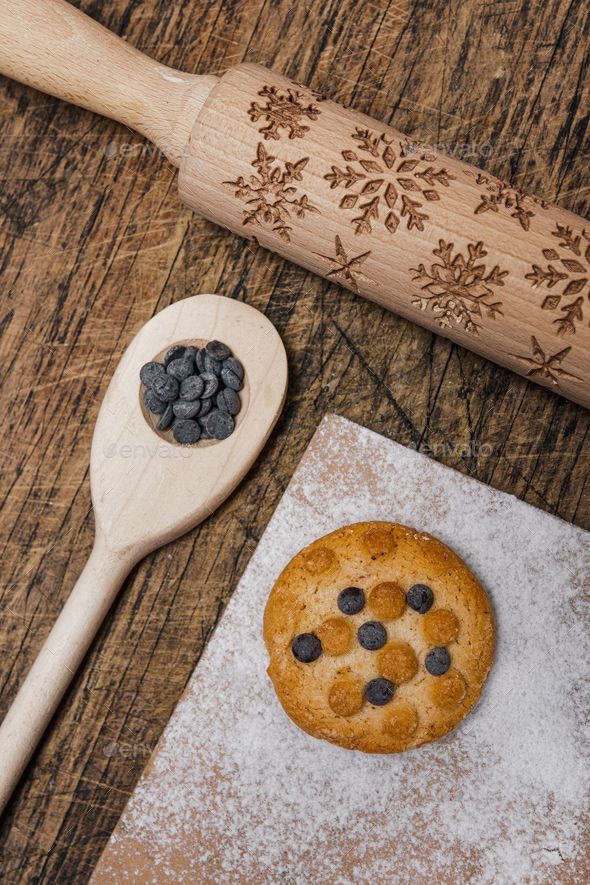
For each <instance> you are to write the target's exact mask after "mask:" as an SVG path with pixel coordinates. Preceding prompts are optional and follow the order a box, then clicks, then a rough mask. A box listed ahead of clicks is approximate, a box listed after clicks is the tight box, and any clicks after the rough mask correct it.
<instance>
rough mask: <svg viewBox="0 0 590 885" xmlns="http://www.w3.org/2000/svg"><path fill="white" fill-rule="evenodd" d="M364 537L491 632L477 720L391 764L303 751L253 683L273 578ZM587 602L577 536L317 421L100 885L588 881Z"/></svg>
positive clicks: (361, 433)
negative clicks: (417, 562)
mask: <svg viewBox="0 0 590 885" xmlns="http://www.w3.org/2000/svg"><path fill="white" fill-rule="evenodd" d="M364 519H388V520H392V521H399V522H402V523H405V524H406V525H411V526H415V528H416V530H417V531H418V532H423V531H429V532H432V533H433V534H435V535H437V536H438V537H440V538H441V539H442V540H443V541H446V542H447V543H449V544H450V545H451V546H453V547H454V549H455V550H457V552H458V553H459V554H460V555H461V556H463V558H464V559H465V560H466V561H467V563H468V565H469V566H470V567H471V568H472V569H473V571H474V572H475V573H476V574H477V575H478V577H479V578H480V580H481V581H482V583H483V584H484V586H485V587H486V588H487V589H488V592H489V593H490V596H491V598H492V602H493V604H494V608H495V612H496V617H497V626H498V646H497V651H496V662H495V665H494V668H493V670H492V673H491V676H490V679H489V681H488V685H487V688H486V689H485V690H484V693H483V696H482V699H481V701H480V703H479V704H478V706H477V708H476V709H475V711H474V712H473V713H472V714H471V715H470V716H469V717H467V719H465V720H464V722H463V723H462V724H461V725H460V726H459V727H458V728H457V729H456V730H455V731H454V732H452V733H451V734H450V735H448V736H447V737H445V738H443V739H442V740H440V741H438V742H435V743H434V744H431V745H429V746H427V747H423V748H421V749H419V750H415V751H412V752H408V753H405V754H402V755H400V756H389V757H379V756H368V755H364V754H362V753H357V752H351V751H346V750H342V749H340V748H338V747H334V746H331V745H329V744H326V743H324V742H321V741H317V740H315V739H314V738H311V737H309V736H308V735H306V734H304V733H303V732H301V731H300V730H299V729H297V728H296V726H294V725H293V724H292V723H291V722H290V721H289V720H288V719H287V717H286V716H285V714H284V713H283V711H282V709H281V707H280V705H279V703H278V701H277V699H276V698H275V696H274V693H273V690H272V686H271V684H270V681H269V679H268V677H267V676H266V673H265V669H266V665H267V656H266V651H265V649H264V644H263V641H262V635H261V634H262V613H263V609H264V604H265V602H266V598H267V596H268V593H269V591H270V588H271V586H272V584H273V582H274V580H275V578H276V577H277V575H278V573H279V571H280V570H281V569H282V567H283V566H284V565H285V564H286V563H287V562H288V560H289V559H290V558H291V557H292V556H293V555H294V554H295V553H296V552H297V551H298V550H299V549H300V548H301V547H302V546H304V545H305V544H307V543H309V542H310V541H312V540H313V539H315V538H316V537H318V536H320V535H322V534H324V533H326V532H329V531H331V530H333V529H335V528H337V527H339V526H341V525H344V524H345V523H349V522H355V521H359V520H364ZM589 589H590V535H588V534H587V533H585V532H583V531H581V530H579V529H576V528H574V527H572V526H570V525H568V524H567V523H564V522H561V521H559V520H556V519H554V518H552V517H550V516H548V515H547V514H544V513H542V512H541V511H538V510H536V509H535V508H532V507H530V506H528V505H526V504H523V503H522V502H520V501H518V500H517V499H515V498H512V497H510V496H508V495H505V494H502V493H500V492H496V491H494V490H492V489H490V488H488V487H487V486H484V485H481V484H480V483H477V482H476V481H474V480H472V479H469V478H467V477H465V476H462V475H460V474H458V473H456V472H454V471H451V470H448V469H447V468H444V467H442V466H441V465H440V464H437V463H436V462H434V461H431V460H429V459H428V458H425V457H424V456H422V455H418V454H416V453H415V452H412V451H410V450H408V449H405V448H403V447H401V446H398V445H396V444H395V443H392V442H390V441H388V440H385V439H384V438H383V437H380V436H378V435H377V434H374V433H371V432H370V431H368V430H365V429H364V428H360V427H357V426H356V425H354V424H351V423H350V422H348V421H345V420H344V419H341V418H336V417H330V418H327V419H324V421H323V422H322V424H321V426H320V429H319V430H318V432H317V433H316V435H315V437H314V439H313V441H312V444H311V446H310V448H309V450H308V452H307V453H306V455H305V457H304V459H303V461H302V462H301V464H300V466H299V468H298V469H297V471H296V473H295V475H294V477H293V480H292V482H291V484H290V485H289V488H288V490H287V492H286V493H285V495H284V497H283V499H282V501H281V503H280V505H279V507H278V508H277V511H276V513H275V514H274V516H273V518H272V520H271V521H270V523H269V525H268V527H267V530H266V532H265V534H264V537H263V538H262V540H261V542H260V544H259V546H258V549H257V550H256V552H255V554H254V556H253V558H252V560H251V562H250V564H249V566H248V568H247V570H246V572H245V574H244V576H243V578H242V580H241V582H240V585H239V587H238V588H237V590H236V592H235V593H234V596H233V598H232V600H231V602H230V604H229V606H228V608H227V610H226V612H225V614H224V616H223V619H222V622H221V624H220V625H219V627H218V629H217V630H216V632H215V634H214V636H213V638H212V640H211V641H210V643H209V645H208V647H207V649H206V651H205V653H204V655H203V657H202V659H201V661H200V663H199V665H198V667H197V669H196V671H195V673H194V674H193V676H192V678H191V681H190V683H189V686H188V688H187V691H186V693H185V696H184V698H183V699H182V700H181V702H180V703H179V704H178V706H177V708H176V711H175V713H174V715H173V716H172V718H171V720H170V723H169V725H168V727H167V728H166V731H165V732H164V735H163V737H162V740H161V741H160V744H159V747H158V750H157V753H156V755H155V757H154V759H153V760H152V763H151V765H150V766H149V768H148V771H147V772H146V774H145V775H144V777H143V779H142V780H141V782H140V783H139V785H138V787H137V789H136V791H135V793H134V795H133V797H132V799H131V800H130V802H129V804H128V806H127V809H126V811H125V813H124V815H123V818H122V821H121V823H120V824H119V827H118V828H117V830H116V832H115V834H114V835H113V837H112V840H111V842H110V844H109V846H108V848H107V850H106V852H105V854H104V855H103V858H102V860H101V862H100V864H99V866H98V868H97V871H96V873H95V880H94V881H95V882H100V883H101V885H102V883H105V882H109V881H113V882H114V881H117V882H121V881H130V882H148V881H153V882H168V881H177V882H191V883H192V882H196V881H198V882H208V881H215V882H237V881H254V880H255V879H257V880H261V881H264V882H293V883H307V882H314V883H327V882H330V883H345V882H346V883H347V882H351V881H353V882H373V881H395V882H399V883H405V882H408V883H410V882H411V883H415V882H418V881H422V880H426V879H431V878H435V879H436V880H444V879H450V880H453V881H466V880H469V881H472V882H477V883H488V882H489V883H491V882H497V881H501V882H506V883H507V882H522V881H535V882H537V881H543V880H545V879H547V880H549V879H551V880H552V881H553V882H555V881H566V880H567V881H577V880H579V881H582V880H583V876H584V874H583V870H584V858H585V850H587V844H588V842H587V837H588V832H587V830H586V832H585V831H584V827H587V816H588V815H587V810H588V809H587V806H586V807H585V803H587V799H588V784H589V778H588V771H587V765H586V764H585V760H586V761H587V759H588V752H587V751H588V742H587V738H588V735H587V733H586V734H585V733H584V728H585V725H586V723H587V718H588V710H589V706H590V703H589V700H590V699H589V695H588V690H587V680H588V675H589V668H588V664H587V662H588V660H590V647H589V641H588V631H587V625H588V590H589ZM584 591H585V593H584ZM584 680H586V683H585V682H584Z"/></svg>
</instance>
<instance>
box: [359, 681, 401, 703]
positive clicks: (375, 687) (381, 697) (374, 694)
mask: <svg viewBox="0 0 590 885" xmlns="http://www.w3.org/2000/svg"><path fill="white" fill-rule="evenodd" d="M394 694H395V685H394V684H393V682H390V681H389V679H383V677H382V676H379V677H378V678H377V679H371V681H370V682H367V684H366V685H365V698H366V699H367V700H368V702H369V703H370V704H373V706H374V707H384V706H385V704H388V703H389V702H390V700H391V699H392V697H393V695H394Z"/></svg>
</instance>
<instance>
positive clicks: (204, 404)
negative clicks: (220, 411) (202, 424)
mask: <svg viewBox="0 0 590 885" xmlns="http://www.w3.org/2000/svg"><path fill="white" fill-rule="evenodd" d="M212 408H213V400H212V399H202V400H201V411H200V412H199V418H204V417H205V415H207V414H208V413H209V412H210V411H211V409H212Z"/></svg>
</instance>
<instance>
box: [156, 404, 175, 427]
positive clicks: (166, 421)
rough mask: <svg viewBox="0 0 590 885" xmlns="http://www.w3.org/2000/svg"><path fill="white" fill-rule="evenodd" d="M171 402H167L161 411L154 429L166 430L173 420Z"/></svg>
mask: <svg viewBox="0 0 590 885" xmlns="http://www.w3.org/2000/svg"><path fill="white" fill-rule="evenodd" d="M172 408H173V406H172V403H168V405H167V406H166V411H165V412H164V413H163V415H162V417H161V418H160V420H159V421H158V423H157V424H156V430H162V431H163V430H168V428H169V427H170V425H171V424H172V421H173V420H174V412H173V411H172Z"/></svg>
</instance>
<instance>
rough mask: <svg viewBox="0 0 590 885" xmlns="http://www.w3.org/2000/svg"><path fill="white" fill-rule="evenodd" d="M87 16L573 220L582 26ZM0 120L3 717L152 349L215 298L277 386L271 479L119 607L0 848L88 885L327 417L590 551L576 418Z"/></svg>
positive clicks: (111, 144)
mask: <svg viewBox="0 0 590 885" xmlns="http://www.w3.org/2000/svg"><path fill="white" fill-rule="evenodd" d="M77 5H80V7H81V8H83V9H84V10H85V11H86V12H88V13H90V14H92V15H94V16H95V17H96V18H98V19H99V20H100V21H101V22H102V23H103V24H106V25H107V26H108V27H110V28H112V29H113V30H114V31H116V32H117V33H119V34H121V35H123V36H125V37H126V38H127V39H128V40H129V41H130V42H132V43H133V44H135V45H137V46H138V47H139V48H140V49H142V50H144V51H146V52H148V53H150V54H152V55H154V56H155V57H156V58H158V60H160V61H162V62H164V63H166V64H170V65H172V66H174V67H182V68H184V69H186V70H189V71H195V72H207V73H219V72H221V71H222V70H224V69H225V68H226V67H227V66H229V65H232V64H235V63H237V62H240V61H242V60H248V61H256V62H260V63H262V64H267V65H270V66H274V67H275V68H276V69H277V70H278V71H281V72H283V73H286V74H287V75H288V76H291V77H294V78H295V79H297V80H300V81H301V82H304V83H308V84H309V85H310V86H312V87H313V88H314V89H317V90H320V91H322V92H325V93H326V94H328V95H329V96H330V97H333V98H335V99H337V100H339V101H343V102H345V103H350V104H353V105H354V106H355V107H357V108H358V109H359V110H362V111H365V112H368V113H370V114H372V115H373V116H375V117H377V118H379V119H382V120H384V121H387V122H390V123H392V125H394V126H396V127H397V128H399V129H401V130H402V131H405V132H407V133H408V134H409V135H412V136H415V137H417V138H422V139H424V140H426V141H429V142H430V143H431V144H434V145H437V146H439V147H441V146H443V145H445V146H446V148H447V150H448V151H450V152H455V154H456V155H458V156H460V155H463V156H464V158H465V159H467V160H468V161H470V162H473V163H475V164H477V165H480V166H483V167H485V168H487V169H489V170H490V171H491V172H493V173H494V174H497V175H500V176H502V177H504V178H506V179H508V180H510V181H511V182H513V183H517V184H518V185H520V186H522V187H524V188H525V189H529V190H531V191H532V192H536V193H538V194H539V195H541V196H543V197H546V198H548V199H550V200H553V201H555V202H557V203H558V204H559V205H561V206H564V207H566V208H569V209H572V210H573V211H575V212H578V213H579V214H581V215H585V216H587V215H588V209H589V205H590V201H589V199H588V194H589V182H588V172H587V167H588V107H590V69H589V66H588V58H587V54H586V48H585V47H586V46H587V43H588V38H589V36H590V16H589V14H588V10H587V5H586V4H585V3H584V0H567V2H566V0H549V2H540V0H539V2H524V0H522V2H521V0H516V2H486V3H482V2H475V0H463V2H457V0H445V2H442V0H422V2H420V3H417V2H414V3H410V2H405V0H397V2H389V3H388V2H368V3H364V4H358V3H355V2H354V0H333V2H328V3H319V2H307V3H305V2H300V3H297V2H295V3H291V2H288V0H275V2H272V3H271V2H269V0H244V2H227V0H225V2H222V0H211V2H209V3H207V4H205V3H201V2H199V0H184V2H183V0H174V2H169V0H143V2H132V0H113V2H112V3H110V4H102V3H100V2H91V0H84V2H80V3H78V4H77ZM107 6H108V8H107ZM0 113H1V115H2V121H3V125H2V131H1V135H0V144H1V148H2V152H1V155H0V163H1V166H2V171H1V177H2V189H1V191H0V244H1V246H0V249H1V252H0V255H1V258H0V270H1V274H2V277H1V286H0V294H1V297H2V308H1V313H0V330H1V332H2V339H1V348H2V351H1V353H2V361H1V371H2V376H3V392H2V408H3V422H2V444H1V448H0V452H1V457H2V501H3V504H4V512H3V520H2V556H1V574H2V587H3V590H2V608H1V613H0V617H1V631H0V637H1V641H2V655H1V659H0V677H1V678H0V686H1V691H2V705H1V708H0V714H3V713H4V712H5V710H6V708H7V706H8V704H9V703H10V700H11V698H12V697H13V696H14V694H15V692H16V689H17V686H18V684H19V682H20V681H21V680H22V678H23V676H24V674H25V673H26V671H27V669H28V667H29V666H30V664H31V662H32V660H33V658H34V656H35V655H36V653H37V651H38V649H39V648H40V646H41V644H42V641H43V639H44V638H45V636H46V635H47V633H48V631H49V629H50V626H51V624H52V622H53V621H54V619H55V617H56V615H57V613H58V611H59V609H60V607H61V605H62V604H63V602H64V600H65V598H66V596H67V594H68V591H69V589H70V588H71V587H72V585H73V583H74V581H75V579H76V577H77V575H78V574H79V572H80V570H81V568H82V566H83V563H84V561H85V559H86V557H87V556H88V554H89V552H90V548H91V544H92V535H93V525H92V513H91V510H90V495H89V487H88V459H89V446H90V440H91V436H92V429H93V424H94V420H95V418H96V415H97V412H98V408H99V404H100V401H101V397H102V396H103V394H104V392H105V390H106V387H107V384H108V380H109V378H110V376H111V374H112V372H113V370H114V368H115V366H116V364H117V361H118V360H119V358H120V356H121V353H122V351H123V349H124V348H125V346H126V344H127V343H128V342H129V341H130V340H131V338H132V336H133V335H134V334H135V332H136V331H137V330H138V329H139V327H140V326H141V325H142V324H143V323H144V322H145V321H146V320H147V319H148V318H149V317H150V316H152V314H153V313H154V312H155V311H156V310H159V309H161V308H162V307H164V306H165V305H167V304H169V303H170V302H172V301H174V300H176V299H178V298H182V297H184V296H186V295H191V294H194V293H197V292H199V291H205V292H215V291H217V292H220V293H223V294H225V295H227V296H229V297H232V298H239V299H243V300H245V301H248V303H250V304H252V305H254V306H256V307H258V308H260V309H261V310H264V311H265V313H266V314H267V316H268V317H269V318H270V319H271V320H272V321H273V322H274V323H275V324H276V326H277V328H278V330H279V332H280V333H281V335H282V336H283V340H284V342H285V345H286V347H287V352H288V356H289V361H290V371H291V379H290V388H289V395H288V400H287V405H286V407H285V411H284V413H283V416H282V418H281V420H280V422H279V425H278V427H277V429H276V430H275V432H274V434H273V436H272V437H271V440H270V442H269V443H268V445H267V447H266V449H265V451H264V453H263V455H262V457H261V458H260V460H259V462H258V464H257V465H256V467H255V468H254V469H253V471H252V472H251V473H250V475H249V476H248V477H247V479H246V480H245V482H244V483H243V484H242V485H241V487H240V488H239V489H238V491H237V492H236V493H235V494H234V495H233V497H232V498H231V499H230V500H229V502H228V503H226V504H225V505H224V506H223V507H222V509H221V510H220V511H219V512H217V513H216V514H215V516H214V517H213V518H211V519H210V520H208V521H207V522H206V523H205V524H204V525H203V526H201V528H200V529H198V530H197V531H195V532H192V533H191V534H189V535H187V536H186V537H184V538H183V539H181V540H180V541H177V542H176V543H174V544H171V545H169V546H168V547H166V548H164V549H162V550H160V551H159V552H158V553H156V554H154V555H152V556H149V557H148V558H147V560H146V561H144V562H143V563H142V564H140V566H139V567H138V568H137V569H136V570H135V572H134V573H133V574H132V576H131V578H130V579H129V580H128V581H127V583H126V585H125V588H124V590H123V593H122V595H121V597H120V599H119V601H118V603H116V605H115V606H114V609H113V611H112V612H111V614H110V615H109V617H108V618H107V621H106V623H105V624H104V626H103V629H102V631H101V633H100V634H99V636H98V638H97V641H96V642H95V644H94V645H93V647H92V650H91V652H90V654H89V656H88V659H87V661H86V664H85V666H84V668H83V670H82V671H81V673H80V674H79V675H78V677H77V678H76V680H75V681H74V684H73V687H72V689H71V691H70V693H69V695H68V697H67V700H66V701H65V703H63V704H62V706H61V708H60V710H59V712H58V715H57V716H56V718H55V720H54V722H53V724H52V726H51V728H50V730H49V732H48V734H47V736H46V739H45V741H44V743H43V744H42V747H41V749H40V751H39V752H38V753H37V755H36V757H35V758H34V761H33V764H32V765H31V766H30V767H29V769H28V770H27V774H26V778H25V781H24V782H23V783H22V784H21V786H20V787H19V788H18V790H17V792H16V794H15V796H14V797H13V800H12V801H11V803H10V805H9V806H8V809H7V813H6V816H5V819H4V820H3V823H2V825H1V826H0V846H1V847H0V851H1V857H0V870H1V876H2V880H3V881H5V882H10V883H12V882H23V881H25V882H54V881H57V882H66V881H67V882H84V881H86V879H87V878H88V876H89V874H90V872H91V870H92V868H93V865H94V863H95V862H96V860H97V858H98V856H99V854H100V852H101V850H102V847H103V845H104V844H105V842H106V840H107V839H108V836H109V833H110V831H111V830H112V828H113V826H114V824H115V822H116V820H117V817H118V815H119V814H120V812H121V810H122V808H123V806H124V804H125V801H126V799H127V797H128V796H129V794H130V793H131V791H132V790H133V787H134V784H135V783H136V781H137V779H138V777H139V775H140V773H141V770H142V767H143V765H144V764H145V762H146V760H147V758H148V757H149V754H150V752H151V750H152V748H153V747H154V745H155V742H156V741H157V739H158V737H159V735H160V733H161V732H162V729H163V728H164V726H165V724H166V722H167V720H168V717H169V715H170V713H171V711H172V709H173V707H174V704H175V703H176V701H177V700H178V698H179V696H180V694H181V692H182V690H183V688H184V686H185V684H186V682H187V680H188V678H189V676H190V673H191V671H192V669H193V667H194V665H195V663H196V662H197V660H198V658H199V655H200V654H201V651H202V648H203V645H204V643H205V642H206V640H207V637H208V636H209V635H210V632H211V630H212V629H213V627H214V625H215V623H216V622H217V620H218V618H219V617H220V614H221V612H222V610H223V607H224V605H225V603H226V602H227V600H228V598H229V596H230V595H231V592H232V589H233V588H234V587H235V585H236V582H237V580H238V578H239V576H240V574H241V572H242V571H243V569H244V566H245V565H246V563H247V561H248V558H249V557H250V555H251V553H252V551H253V549H254V547H255V545H256V543H257V540H258V539H259V538H260V535H261V533H262V532H263V530H264V526H265V524H266V522H267V521H268V519H269V516H270V514H271V513H272V511H273V508H274V507H275V505H276V503H277V501H278V500H279V498H280V496H281V494H282V492H283V490H284V488H285V486H286V484H287V483H288V481H289V477H290V476H291V473H292V471H293V469H294V467H295V465H296V463H297V461H298V459H299V458H300V456H301V454H302V452H303V451H304V449H305V446H306V445H307V443H308V441H309V439H310V438H311V436H312V434H313V432H314V429H315V427H316V425H317V422H318V420H319V418H320V416H321V415H322V414H323V413H325V412H326V411H336V412H338V413H340V414H343V415H345V416H347V417H349V418H351V419H353V420H355V421H358V422H360V423H362V424H365V425H367V426H368V427H371V428H372V429H374V430H376V431H378V432H380V433H383V434H385V435H387V436H389V437H391V438H393V439H396V440H397V441H398V442H401V443H403V444H404V445H407V446H411V447H415V448H418V449H419V450H421V451H423V452H426V453H428V454H430V455H432V456H433V457H435V458H437V459H438V460H440V461H442V462H444V463H446V464H449V465H451V466H453V467H455V468H457V469H458V470H461V471H463V472H466V473H468V474H470V475H472V476H476V477H477V478H478V479H480V480H482V481H483V482H486V483H490V484H491V485H493V486H495V487H496V488H500V489H503V490H504V491H508V492H512V493H514V494H515V495H518V496H519V497H520V498H522V499H523V500H526V501H528V502H530V503H531V504H534V505H536V506H538V507H541V508H543V509H545V510H547V511H549V512H552V513H555V514H557V515H559V516H561V517H563V518H564V519H567V520H570V521H572V522H574V523H576V524H577V525H580V526H583V527H585V528H590V494H589V492H590V481H589V479H588V474H589V467H590V438H589V435H588V430H589V424H590V416H589V413H588V412H587V411H585V410H584V409H582V408H580V407H577V406H575V405H573V404H571V403H568V402H566V401H565V400H563V399H560V398H559V397H557V396H555V395H553V394H551V393H548V392H546V391H544V390H542V389H540V388H537V387H534V386H533V385H531V384H527V383H526V382H525V381H523V380H522V379H520V378H517V377H516V376H514V375H512V374H510V373H509V372H507V371H504V370H502V369H500V368H498V367H495V366H493V365H492V364H491V363H488V362H485V361H484V360H482V359H480V358H478V357H476V356H474V355H473V354H469V353H467V352H466V351H464V350H461V349H460V348H458V347H457V346H455V345H451V344H450V343H449V342H447V341H445V340H443V339H442V338H438V337H435V336H434V335H432V334H430V333H429V332H426V331H424V330H421V329H419V328H417V327H415V326H412V325H411V324H410V323H408V322H406V321H403V320H401V319H399V318H397V317H395V316H393V315H392V314H389V313H386V312H385V311H383V310H382V309H380V308H379V307H377V306H375V305H372V304H369V303H368V302H365V301H362V300H361V299H359V298H357V297H355V296H354V295H352V294H351V293H349V292H346V291H345V290H343V289H340V288H338V287H337V286H336V285H331V284H328V283H326V282H322V281H321V280H320V279H319V278H316V277H314V276H312V275H311V274H308V273H305V272H304V271H302V270H299V269H297V268H296V267H294V266H291V265H287V264H286V263H284V262H283V261H281V260H280V259H278V258H276V257H274V256H271V255H270V254H268V253H266V252H263V251H262V250H258V251H255V250H253V249H252V248H251V246H249V245H245V243H244V241H241V240H239V239H237V238H236V237H234V236H232V235H231V234H228V233H226V232H224V231H222V230H220V229H218V228H215V227H213V226H212V225H210V224H208V223H206V222H204V221H202V220H200V219H199V218H198V217H197V216H195V215H193V214H191V213H190V211H189V210H188V209H186V208H184V207H183V206H182V205H181V204H180V201H179V199H178V196H177V193H176V184H175V175H174V171H173V170H172V168H171V167H170V166H169V164H168V163H167V162H166V161H165V160H164V158H163V157H162V156H160V155H159V154H158V152H157V151H156V150H155V149H153V148H152V147H151V146H150V145H148V144H146V143H144V142H143V141H142V140H141V139H140V138H139V137H136V136H135V135H134V134H132V133H130V132H128V131H127V130H125V129H124V128H123V127H121V126H119V125H117V124H115V123H111V122H108V121H105V120H103V119H100V118H98V117H94V116H92V115H91V114H89V113H87V112H84V111H81V110H78V109H76V108H73V107H69V106H67V105H65V104H62V103H59V102H57V101H55V100H53V99H51V98H47V97H45V96H43V95H41V94H39V93H35V92H33V91H31V90H28V89H26V88H24V87H21V86H19V85H17V84H15V83H9V82H7V81H3V82H2V83H1V84H0ZM157 507H158V502H157V501H154V508H157Z"/></svg>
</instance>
